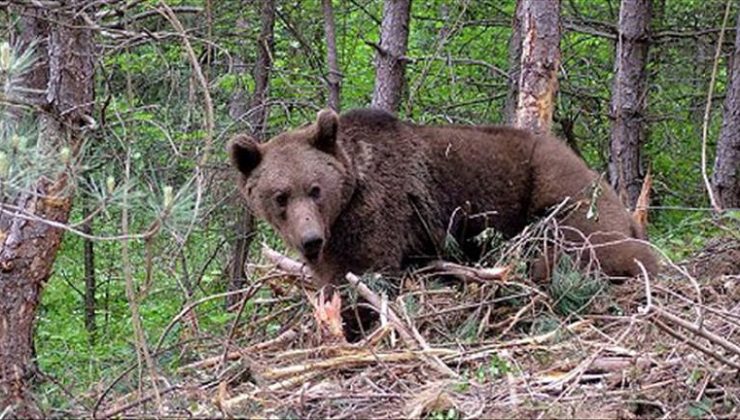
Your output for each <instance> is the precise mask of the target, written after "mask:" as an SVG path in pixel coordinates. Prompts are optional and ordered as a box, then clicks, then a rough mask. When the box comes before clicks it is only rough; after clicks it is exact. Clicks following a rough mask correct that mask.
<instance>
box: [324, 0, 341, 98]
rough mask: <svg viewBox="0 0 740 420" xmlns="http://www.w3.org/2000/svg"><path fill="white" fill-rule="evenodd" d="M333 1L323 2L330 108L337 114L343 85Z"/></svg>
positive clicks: (325, 0) (326, 0)
mask: <svg viewBox="0 0 740 420" xmlns="http://www.w3.org/2000/svg"><path fill="white" fill-rule="evenodd" d="M331 1H332V0H323V1H322V3H323V7H324V32H326V62H327V64H328V66H329V75H328V77H327V81H328V82H329V108H331V109H333V110H334V111H335V112H339V109H340V96H339V94H340V90H341V84H342V73H341V72H340V71H339V64H338V63H337V40H336V36H335V29H334V10H333V8H332V4H331Z"/></svg>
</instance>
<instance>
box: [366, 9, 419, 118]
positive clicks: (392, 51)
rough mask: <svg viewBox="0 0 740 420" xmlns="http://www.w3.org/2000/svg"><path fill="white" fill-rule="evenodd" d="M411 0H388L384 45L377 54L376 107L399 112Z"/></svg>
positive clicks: (381, 28) (382, 40) (385, 13)
mask: <svg viewBox="0 0 740 420" xmlns="http://www.w3.org/2000/svg"><path fill="white" fill-rule="evenodd" d="M410 13H411V0H385V3H384V5H383V22H382V23H381V25H380V45H378V46H376V49H377V52H376V54H375V90H374V91H373V100H372V107H373V108H380V109H384V110H386V111H389V112H397V111H398V107H399V105H400V104H401V96H402V93H403V87H404V83H405V74H404V73H405V68H406V61H405V58H404V56H405V55H406V48H407V44H408V39H409V16H410Z"/></svg>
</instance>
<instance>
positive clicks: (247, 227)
mask: <svg viewBox="0 0 740 420" xmlns="http://www.w3.org/2000/svg"><path fill="white" fill-rule="evenodd" d="M261 4H262V9H261V12H260V21H261V23H260V35H259V39H258V41H257V43H258V46H259V48H258V50H257V61H256V62H255V65H254V70H253V73H252V74H253V77H254V93H253V94H252V98H251V100H250V101H249V112H248V117H247V120H248V121H249V125H250V127H251V132H252V135H253V136H254V137H256V138H257V139H263V138H264V137H265V129H266V121H267V93H268V88H269V85H270V73H271V71H272V56H273V51H274V49H275V42H274V27H275V2H274V1H273V0H264V1H263V2H262V3H261ZM236 200H237V202H238V203H239V206H238V208H239V214H238V216H237V225H236V240H235V241H234V247H233V251H232V257H231V268H230V271H231V276H230V281H229V290H238V289H241V288H243V287H244V285H245V284H246V282H247V278H246V274H245V273H244V264H245V263H246V262H247V259H248V258H249V248H250V245H251V243H252V237H253V235H254V218H253V217H252V214H251V213H249V211H248V210H247V208H246V205H245V204H244V203H243V201H242V200H243V199H242V198H241V197H240V196H239V197H236ZM239 299H240V296H238V295H231V296H229V297H227V298H226V305H227V307H231V306H233V305H234V304H235V303H236V302H237V301H238V300H239Z"/></svg>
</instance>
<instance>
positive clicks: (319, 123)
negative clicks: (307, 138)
mask: <svg viewBox="0 0 740 420" xmlns="http://www.w3.org/2000/svg"><path fill="white" fill-rule="evenodd" d="M338 127H339V116H338V115H337V113H336V112H334V111H332V110H331V109H322V110H321V111H319V113H318V114H317V116H316V135H315V137H314V138H313V145H314V147H316V148H317V149H319V150H321V151H323V152H326V153H332V154H333V153H334V150H335V146H336V143H337V128H338Z"/></svg>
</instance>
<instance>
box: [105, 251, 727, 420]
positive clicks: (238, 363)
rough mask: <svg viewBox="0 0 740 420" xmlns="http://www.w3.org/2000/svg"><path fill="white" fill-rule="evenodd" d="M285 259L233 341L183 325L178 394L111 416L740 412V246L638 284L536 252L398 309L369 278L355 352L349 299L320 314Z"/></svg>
mask: <svg viewBox="0 0 740 420" xmlns="http://www.w3.org/2000/svg"><path fill="white" fill-rule="evenodd" d="M520 248H521V247H520ZM504 254H507V252H504ZM270 255H271V254H270V251H267V256H270ZM509 255H513V254H511V253H509ZM272 257H273V258H272V259H271V260H270V261H272V262H271V263H265V264H263V265H260V266H252V267H250V268H251V269H252V270H253V274H255V275H256V276H257V277H259V278H260V279H261V281H259V282H258V283H255V284H254V285H253V288H250V290H249V291H247V293H245V294H244V298H243V300H242V301H241V302H240V303H239V304H237V305H236V306H235V310H237V311H243V313H244V317H245V318H247V317H248V318H249V319H248V320H246V319H245V321H247V322H242V323H240V324H238V323H235V324H234V325H240V326H239V327H238V328H236V327H235V328H233V329H232V331H231V334H230V337H203V336H202V335H198V332H197V330H196V328H195V327H192V328H183V329H181V330H180V335H181V336H180V337H179V340H180V342H181V343H185V344H181V345H180V346H178V351H179V355H180V356H181V357H182V358H183V359H184V360H186V362H185V363H181V364H180V366H179V367H178V371H179V376H178V377H179V380H178V382H177V383H172V382H169V383H163V382H160V383H158V384H157V390H156V393H155V392H154V389H153V388H151V384H150V383H149V382H148V381H147V380H145V381H143V384H142V383H140V387H141V389H140V391H137V392H134V393H117V392H116V391H115V389H113V390H111V392H110V393H109V394H108V395H104V398H101V400H100V401H99V403H100V404H99V406H98V407H97V410H96V413H95V416H97V417H111V416H121V415H125V416H140V415H165V416H170V415H174V416H183V415H185V416H197V417H212V416H216V417H223V416H226V417H231V416H235V417H270V418H296V417H299V418H306V417H310V418H327V417H343V418H344V417H349V418H400V417H403V418H418V417H423V418H433V419H455V418H492V417H497V418H501V417H506V418H511V417H516V418H535V417H547V418H553V417H579V418H597V417H598V418H642V417H668V418H676V417H683V418H685V417H717V418H728V417H732V418H737V417H738V416H740V376H739V374H738V372H739V371H740V275H738V273H740V241H738V240H736V239H715V240H712V241H710V242H709V243H708V244H707V246H706V247H705V248H704V249H703V250H702V251H700V252H697V253H696V254H695V255H693V256H691V257H690V258H688V259H687V260H686V261H684V262H682V263H680V264H674V263H671V262H664V264H663V268H662V272H661V274H660V275H659V276H656V278H650V279H639V280H637V279H636V280H632V281H628V282H625V283H622V284H613V283H608V282H605V281H601V280H599V279H595V280H594V279H593V278H592V279H590V280H588V281H584V278H583V277H582V276H578V275H574V274H573V272H572V271H565V272H563V273H561V274H562V275H561V277H560V278H559V280H558V279H555V278H554V279H553V283H552V284H550V285H548V286H543V285H538V284H534V283H532V282H531V281H530V280H529V279H527V278H526V277H524V276H522V275H521V274H518V273H520V272H521V270H520V269H519V268H517V267H515V266H514V265H512V264H514V261H516V260H517V258H519V257H521V255H518V256H514V257H512V258H511V259H508V260H507V259H503V260H501V261H499V262H505V263H506V267H508V268H507V270H504V271H503V272H501V271H495V270H493V269H482V268H478V267H467V268H466V267H464V266H458V265H445V266H437V267H436V268H437V270H435V271H434V272H431V271H429V270H421V271H416V272H413V273H409V274H408V275H406V276H405V277H404V278H403V279H402V283H401V284H402V286H401V287H400V290H398V293H397V294H395V295H394V296H396V297H394V298H390V299H387V298H384V295H383V294H382V292H381V291H382V290H384V284H383V283H382V282H379V281H378V279H376V278H372V277H364V278H362V279H357V280H359V282H358V283H355V284H353V285H348V286H347V288H346V290H344V291H343V294H342V296H343V299H344V300H343V301H342V302H341V304H342V305H343V306H344V307H345V308H347V307H353V305H351V304H349V303H348V302H352V301H354V300H355V299H356V298H357V296H358V294H359V295H361V296H363V297H364V298H365V299H366V300H367V301H369V302H374V303H375V304H376V305H378V306H379V307H380V309H381V310H380V312H381V315H380V319H379V320H377V321H376V322H375V323H374V324H373V325H372V328H371V330H370V331H367V332H366V333H365V334H364V335H362V337H361V340H360V341H358V342H354V343H351V344H350V343H347V342H346V341H344V337H343V336H342V335H341V333H340V332H337V330H336V328H337V322H338V319H339V318H338V311H339V307H338V305H339V303H340V302H337V301H334V302H333V303H328V304H326V305H316V304H315V303H313V302H314V301H313V300H312V299H311V297H312V296H314V294H313V293H312V292H310V291H307V290H306V288H305V282H302V281H300V280H299V277H300V276H298V275H296V267H294V266H291V265H290V261H289V260H285V261H280V258H279V257H278V258H277V259H276V258H274V255H272ZM275 263H277V264H275ZM440 269H444V270H445V271H446V273H447V274H452V276H453V277H455V280H449V279H447V280H440V276H439V270H440ZM574 276H575V277H574ZM258 284H259V285H261V286H265V285H266V286H269V287H266V288H265V287H259V286H258ZM584 284H585V285H587V288H586V289H584V288H583V287H584V286H583V285H584ZM594 287H597V289H594ZM265 289H268V290H269V291H270V292H269V293H263V292H264V290H265ZM257 290H261V291H262V292H260V293H255V292H256V291H257ZM306 297H308V299H307V298H306ZM360 306H362V305H360ZM365 306H367V304H365ZM186 318H187V317H183V320H185V319H186ZM184 324H186V325H189V324H188V323H187V322H185V323H184ZM131 376H133V375H131ZM144 376H146V375H144ZM123 380H126V379H123ZM129 380H130V381H133V379H129ZM129 389H130V388H129Z"/></svg>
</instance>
